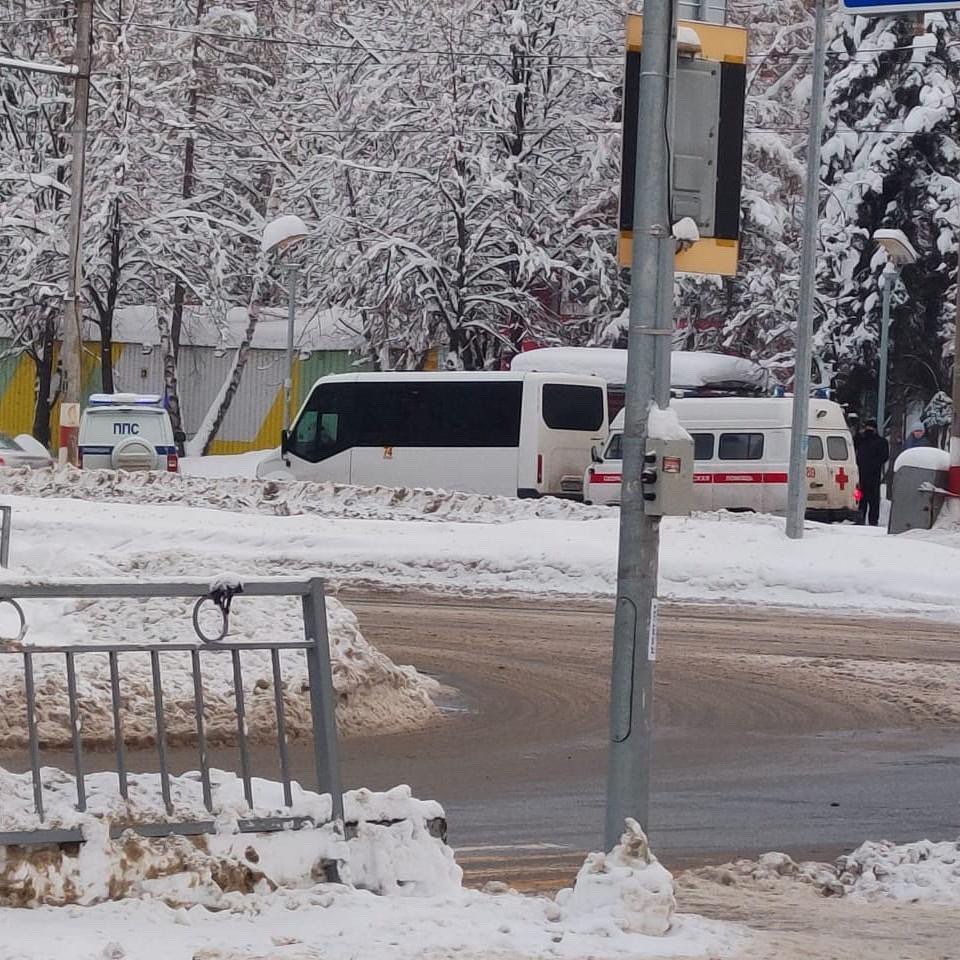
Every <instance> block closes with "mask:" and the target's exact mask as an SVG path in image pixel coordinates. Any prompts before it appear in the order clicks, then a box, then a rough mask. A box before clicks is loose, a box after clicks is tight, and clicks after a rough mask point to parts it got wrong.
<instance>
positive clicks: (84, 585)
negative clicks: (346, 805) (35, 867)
mask: <svg viewBox="0 0 960 960" xmlns="http://www.w3.org/2000/svg"><path fill="white" fill-rule="evenodd" d="M237 595H240V596H243V597H244V598H246V597H287V596H296V597H300V598H301V603H302V609H303V630H304V638H303V640H270V641H267V640H263V641H242V642H233V641H230V640H226V639H223V637H225V636H226V634H227V627H228V623H229V615H230V604H231V601H232V600H233V599H234V598H235V597H236V596H237ZM154 597H171V598H176V597H181V598H182V597H189V598H197V603H196V606H195V607H194V616H193V626H194V630H195V631H196V633H197V636H198V638H199V639H200V640H201V642H200V643H109V644H107V643H104V644H70V645H61V646H38V647H29V646H26V645H25V644H23V642H22V640H23V636H24V634H25V633H26V618H25V616H24V613H23V609H22V607H21V606H20V605H19V603H18V602H17V601H18V600H27V599H80V598H83V599H118V598H154ZM206 603H213V604H215V605H216V606H217V607H218V608H219V610H220V614H221V617H222V627H223V629H222V631H221V637H220V638H219V639H217V638H208V637H205V636H204V634H203V632H202V630H201V627H200V622H199V617H198V614H199V611H200V609H201V607H202V606H203V605H204V604H206ZM4 605H9V606H11V607H12V608H13V610H14V611H15V612H16V613H17V614H18V615H19V618H20V631H19V634H18V636H17V637H12V638H3V639H0V656H18V657H21V658H22V661H23V680H24V693H25V711H26V730H27V744H28V747H29V754H30V770H31V775H32V780H33V806H34V810H35V812H36V815H37V817H38V819H39V821H40V823H41V825H42V824H43V822H44V819H45V815H44V789H43V783H42V780H41V773H40V769H41V767H40V754H41V747H40V738H39V734H38V724H37V709H36V684H35V680H34V658H35V657H38V656H42V657H47V658H48V657H50V656H51V655H52V656H55V657H59V656H62V657H63V660H64V668H65V673H66V689H67V707H68V713H69V738H70V746H71V750H72V756H73V775H74V779H75V781H76V809H77V810H78V811H81V812H83V811H85V810H86V808H87V790H86V775H85V772H84V748H83V736H82V732H81V724H80V703H79V699H78V694H77V661H78V660H79V659H81V658H83V657H86V656H88V655H92V654H100V655H103V654H106V657H107V662H108V665H109V674H110V705H111V709H112V720H113V743H114V750H113V758H114V767H115V772H116V776H117V789H118V793H119V795H120V796H121V797H122V798H123V799H124V800H128V799H129V798H130V781H129V777H128V770H127V757H126V744H125V741H124V724H123V710H122V686H123V684H122V679H121V672H120V667H119V657H120V655H121V654H143V655H147V656H148V657H149V661H150V673H151V678H152V693H153V708H154V709H153V713H154V723H155V733H156V742H155V746H156V755H157V762H158V766H159V776H160V790H161V794H162V797H163V804H164V807H165V808H166V811H167V813H168V814H169V815H172V814H173V812H174V806H173V802H172V799H171V791H170V783H171V774H170V768H169V764H168V758H167V726H166V718H165V716H164V703H163V697H164V685H163V660H164V657H165V656H166V655H167V654H175V653H180V654H183V653H188V654H189V656H190V663H191V671H192V675H193V704H194V711H195V714H196V747H197V756H198V761H199V768H200V780H201V789H202V793H203V804H204V807H205V808H206V810H207V811H208V812H210V813H211V814H212V813H213V790H212V786H211V780H210V765H209V761H208V755H207V736H206V722H205V717H204V679H203V670H202V665H203V664H202V661H203V660H204V659H205V658H207V657H229V658H230V660H231V667H232V675H233V697H234V712H235V714H236V737H237V746H238V754H239V756H238V766H239V776H240V779H241V780H242V783H243V793H244V797H245V799H246V802H247V805H248V807H249V808H250V810H251V812H253V811H254V810H255V806H254V801H255V797H254V791H253V777H252V774H251V768H250V751H249V733H248V730H247V720H246V715H247V711H246V703H245V698H244V689H243V658H242V654H243V653H245V652H247V651H261V652H268V653H269V655H270V661H271V668H272V679H273V689H274V698H273V700H274V702H273V712H274V714H275V717H276V733H277V749H278V753H279V768H280V778H281V781H282V785H283V803H284V806H285V807H286V808H287V809H288V810H289V809H290V808H291V807H292V806H293V798H292V792H291V779H290V758H289V753H288V748H287V739H288V738H287V721H286V712H285V707H284V700H283V681H282V658H281V655H282V654H283V653H285V652H288V651H303V652H304V655H305V657H306V665H307V680H308V685H309V702H310V714H311V721H312V740H313V743H312V747H313V758H314V763H315V767H316V787H317V790H318V792H319V793H321V794H329V795H330V799H331V821H329V822H332V823H333V824H334V826H335V829H336V830H338V831H339V832H340V833H341V835H342V833H343V791H342V787H341V782H340V767H339V759H338V751H337V728H336V716H335V709H334V707H335V699H334V691H333V677H332V670H331V664H330V645H329V639H328V636H327V615H326V603H325V599H324V589H323V581H322V580H320V579H310V580H284V579H281V580H260V581H254V582H250V581H245V582H244V583H242V584H239V583H232V584H230V583H224V584H221V585H214V586H213V587H211V584H210V583H209V582H206V583H201V582H195V581H180V582H128V581H104V582H100V581H92V580H63V581H58V582H46V583H29V582H22V583H3V582H0V607H2V606H4ZM317 825H318V824H315V823H314V821H313V820H311V819H309V818H304V817H295V816H293V815H292V814H290V815H283V816H268V817H256V816H251V817H250V818H248V819H241V820H240V821H239V823H238V829H239V830H240V832H244V833H253V832H269V831H275V830H289V829H298V828H300V827H305V826H317ZM131 829H132V830H134V831H136V832H137V833H139V834H141V835H142V836H146V837H158V836H167V835H170V834H179V835H181V836H193V835H198V834H203V833H213V832H215V823H214V820H213V819H209V820H207V819H202V820H189V821H184V820H179V821H173V820H172V821H171V822H161V823H125V824H124V825H123V826H114V827H111V833H112V835H113V836H114V837H118V836H120V835H121V834H122V833H123V832H124V831H126V830H131ZM82 840H83V836H82V834H81V832H80V831H79V830H76V829H58V828H44V827H42V826H41V828H40V829H36V830H26V831H23V830H21V831H13V832H2V831H0V844H17V845H31V844H39V843H65V842H78V841H82Z"/></svg>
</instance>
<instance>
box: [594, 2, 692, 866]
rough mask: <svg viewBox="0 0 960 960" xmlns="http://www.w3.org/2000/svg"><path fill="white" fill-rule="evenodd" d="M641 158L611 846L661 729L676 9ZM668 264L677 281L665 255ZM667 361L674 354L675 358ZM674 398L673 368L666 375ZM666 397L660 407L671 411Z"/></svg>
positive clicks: (661, 54) (641, 125)
mask: <svg viewBox="0 0 960 960" xmlns="http://www.w3.org/2000/svg"><path fill="white" fill-rule="evenodd" d="M643 14H644V16H643V44H642V50H643V53H642V60H641V67H640V88H639V119H638V125H637V154H636V157H637V160H636V174H635V189H634V207H633V239H632V244H633V260H632V266H631V270H630V326H629V339H628V349H627V383H626V406H625V409H624V429H623V481H622V488H621V505H620V553H619V560H618V565H617V601H616V610H615V615H614V634H613V670H612V678H611V690H610V759H609V774H608V780H607V810H606V829H605V843H606V848H607V849H608V850H609V849H611V848H612V847H613V846H614V845H615V844H616V843H617V841H618V840H619V838H620V835H621V833H622V832H623V829H624V820H625V819H626V818H627V817H632V818H634V819H635V820H637V821H638V822H639V823H640V825H641V826H642V827H643V828H644V829H647V827H648V826H649V809H650V752H651V740H652V736H651V735H652V730H653V667H654V660H655V658H656V596H657V576H658V572H659V548H660V527H659V518H658V517H652V516H647V515H646V513H645V512H644V499H643V489H642V484H641V481H640V473H641V470H642V468H643V462H644V455H645V453H646V447H647V435H648V417H649V412H650V406H651V404H652V403H653V402H654V400H656V399H658V398H657V396H656V393H657V389H656V388H657V382H658V377H657V362H658V355H662V354H663V352H664V350H663V347H662V346H659V344H661V342H662V341H664V340H666V341H667V351H669V337H670V336H671V334H672V329H671V327H672V305H673V265H672V264H673V260H672V257H673V252H674V241H673V239H672V231H671V223H670V199H669V193H668V183H669V179H668V171H669V163H670V157H669V145H668V143H667V140H666V131H667V130H668V129H669V126H668V123H667V120H668V116H669V113H668V107H669V96H668V94H669V75H670V72H671V58H672V53H673V49H674V34H675V31H676V23H675V21H674V14H673V5H672V3H671V2H670V0H646V3H645V4H644V10H643ZM665 257H669V258H670V261H669V262H670V271H669V282H667V270H666V265H665V262H664V258H665ZM667 362H669V352H667ZM659 383H660V386H661V392H663V391H664V385H665V386H666V392H669V372H668V373H667V376H666V377H665V378H664V377H660V378H659ZM668 399H669V398H668V397H664V398H663V399H662V402H663V403H664V405H666V401H667V400H668Z"/></svg>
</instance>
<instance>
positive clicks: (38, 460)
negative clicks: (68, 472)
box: [0, 433, 53, 470]
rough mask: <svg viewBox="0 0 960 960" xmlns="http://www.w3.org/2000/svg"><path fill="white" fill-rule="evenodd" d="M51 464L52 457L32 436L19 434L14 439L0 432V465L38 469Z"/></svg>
mask: <svg viewBox="0 0 960 960" xmlns="http://www.w3.org/2000/svg"><path fill="white" fill-rule="evenodd" d="M52 466H53V458H52V457H51V456H50V454H49V453H47V451H46V449H45V448H44V447H43V445H42V444H40V443H39V442H38V441H36V440H34V439H33V437H30V436H20V437H17V439H16V440H14V439H12V438H11V437H8V436H7V435H6V434H5V433H0V467H30V468H31V469H33V470H38V469H42V468H43V467H52Z"/></svg>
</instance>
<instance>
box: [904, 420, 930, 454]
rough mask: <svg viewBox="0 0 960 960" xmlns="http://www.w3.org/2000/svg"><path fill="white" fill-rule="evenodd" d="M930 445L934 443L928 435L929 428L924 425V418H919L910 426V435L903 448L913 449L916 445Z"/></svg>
mask: <svg viewBox="0 0 960 960" xmlns="http://www.w3.org/2000/svg"><path fill="white" fill-rule="evenodd" d="M929 446H932V444H931V443H930V438H929V437H928V436H927V428H926V427H925V426H924V425H923V421H922V420H917V421H916V422H915V423H914V425H913V426H912V427H911V428H910V435H909V436H908V437H907V439H906V440H905V441H904V444H903V449H904V450H912V449H913V448H914V447H929Z"/></svg>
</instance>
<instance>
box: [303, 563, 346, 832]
mask: <svg viewBox="0 0 960 960" xmlns="http://www.w3.org/2000/svg"><path fill="white" fill-rule="evenodd" d="M303 626H304V633H305V635H306V639H307V651H306V653H307V674H308V677H309V681H310V709H311V712H312V714H313V749H314V755H315V758H316V764H317V784H318V787H319V789H320V793H329V794H330V803H331V805H332V813H333V820H334V822H335V823H337V824H338V825H339V827H340V829H341V830H342V829H343V788H342V787H341V785H340V758H339V756H338V750H337V716H336V709H335V706H334V705H335V702H336V701H335V699H334V698H335V696H336V695H335V694H334V691H333V671H332V670H331V668H330V640H329V638H328V636H327V605H326V602H325V600H324V596H323V581H322V580H317V579H314V580H311V581H310V592H309V593H308V594H307V595H306V596H304V598H303Z"/></svg>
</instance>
